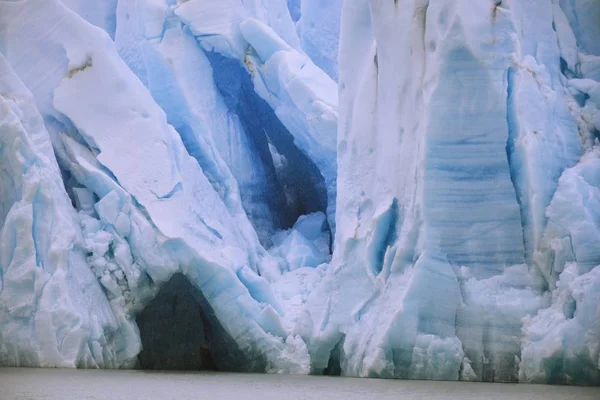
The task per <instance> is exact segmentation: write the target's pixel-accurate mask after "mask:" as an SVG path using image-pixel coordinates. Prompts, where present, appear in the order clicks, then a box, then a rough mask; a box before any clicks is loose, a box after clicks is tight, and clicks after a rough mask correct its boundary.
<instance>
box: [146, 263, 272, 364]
mask: <svg viewBox="0 0 600 400" xmlns="http://www.w3.org/2000/svg"><path fill="white" fill-rule="evenodd" d="M136 322H137V324H138V327H139V330H140V337H141V340H142V346H143V349H142V351H141V352H140V354H139V355H138V366H139V367H140V368H141V369H148V370H178V371H181V370H196V371H230V372H264V370H265V365H264V360H263V359H262V358H261V357H252V355H251V354H248V353H247V352H243V351H241V350H240V349H239V347H238V345H237V344H236V342H235V341H234V340H233V338H232V337H231V336H230V335H229V334H228V333H227V332H226V331H225V329H224V328H223V326H222V325H221V323H220V322H219V321H218V319H217V318H216V316H215V313H214V311H213V310H212V308H211V307H210V304H208V302H207V301H206V299H205V298H204V296H203V295H202V293H201V292H200V290H198V289H197V288H196V287H194V286H193V285H192V284H191V283H190V281H189V280H188V278H187V277H186V276H185V275H183V274H181V273H177V274H175V275H173V276H172V277H171V279H170V280H169V281H168V282H166V283H165V284H164V285H163V286H162V287H161V289H160V290H159V292H158V294H157V295H156V296H155V297H154V299H153V300H152V301H151V302H150V303H149V304H148V305H147V306H146V308H144V309H143V310H142V311H141V312H140V313H139V314H138V315H137V317H136Z"/></svg>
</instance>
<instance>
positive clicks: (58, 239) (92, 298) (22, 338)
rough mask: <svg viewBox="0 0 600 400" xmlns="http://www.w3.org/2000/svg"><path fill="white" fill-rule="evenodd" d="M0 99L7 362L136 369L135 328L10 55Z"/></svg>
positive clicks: (0, 335)
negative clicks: (110, 286) (90, 259)
mask: <svg viewBox="0 0 600 400" xmlns="http://www.w3.org/2000/svg"><path fill="white" fill-rule="evenodd" d="M0 93H1V95H0V159H1V160H2V163H1V165H0V193H1V194H2V196H1V197H0V243H1V245H0V327H1V329H0V364H1V365H12V366H31V367H34V366H43V367H103V368H109V367H116V366H118V365H127V364H128V362H129V363H131V360H132V359H133V358H135V355H136V354H137V352H138V351H139V339H136V335H135V334H134V335H129V333H130V332H131V331H134V332H135V330H136V328H135V325H134V324H132V322H131V321H130V320H127V319H124V318H123V319H121V318H119V317H116V316H115V315H114V314H113V311H112V310H111V307H110V304H109V302H108V301H107V299H106V296H105V294H104V293H103V291H102V289H101V288H100V285H99V283H98V281H97V280H96V278H95V277H94V275H93V274H92V272H91V271H90V269H89V267H88V265H87V262H86V256H85V254H86V249H85V246H84V239H83V235H82V232H81V227H80V226H79V221H78V218H77V214H76V211H75V209H74V208H73V206H72V205H71V202H70V200H69V197H68V195H67V193H66V191H65V188H64V186H63V181H62V178H61V174H60V171H59V168H58V165H57V162H56V159H55V157H54V152H53V150H52V146H51V144H50V136H49V135H48V132H47V131H46V128H45V127H44V124H43V121H42V117H41V116H40V114H39V113H38V111H37V109H36V106H35V101H34V99H33V96H32V95H31V93H30V92H29V91H28V90H27V89H26V88H25V86H24V85H23V84H22V83H21V81H20V80H19V78H18V77H17V75H16V74H15V73H14V72H13V71H12V69H11V67H10V66H9V64H8V63H7V62H6V60H5V59H4V57H3V56H2V55H0ZM129 365H131V364H129Z"/></svg>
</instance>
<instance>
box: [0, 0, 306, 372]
mask: <svg viewBox="0 0 600 400" xmlns="http://www.w3.org/2000/svg"><path fill="white" fill-rule="evenodd" d="M17 14H19V15H21V16H23V17H21V18H20V19H17V18H15V15H17ZM0 15H1V17H0V26H1V27H3V29H0V49H2V51H3V52H5V54H6V56H7V59H8V61H9V62H10V63H11V64H12V66H13V68H14V69H15V71H16V72H17V74H19V75H20V76H21V77H22V78H23V80H24V81H25V84H26V85H28V86H29V88H30V89H31V90H32V91H33V94H34V96H35V97H36V101H37V102H38V103H39V104H40V109H42V110H44V111H43V113H45V115H44V116H45V117H46V119H52V118H54V119H55V120H57V121H60V125H59V123H54V124H53V125H52V127H53V128H54V129H56V130H57V131H56V132H55V135H56V136H57V137H58V138H59V140H61V141H62V149H61V153H62V154H61V158H62V159H63V160H64V161H65V164H68V165H70V169H69V172H70V173H71V174H72V175H73V177H74V179H75V180H76V181H77V184H78V185H79V187H82V188H85V189H86V190H87V191H89V192H91V193H93V195H94V196H95V198H97V199H99V200H98V201H97V202H95V204H94V206H93V207H94V209H95V211H96V214H95V215H94V216H97V217H98V218H96V219H97V220H98V222H94V221H90V222H89V223H90V224H92V223H93V224H96V225H97V226H98V225H99V226H100V229H98V228H97V227H96V228H94V227H91V229H90V230H89V231H90V233H92V232H93V231H100V230H105V231H106V232H107V233H108V235H106V234H100V237H97V238H96V240H92V241H91V242H90V243H89V245H90V250H92V251H90V253H92V254H91V257H97V258H101V257H103V258H104V261H102V260H98V262H97V265H96V267H95V268H96V272H97V271H98V268H103V269H104V271H103V275H104V276H105V277H104V278H100V281H101V283H102V284H103V286H104V288H105V290H106V292H107V296H109V298H113V299H115V302H117V303H118V302H120V303H122V304H123V308H124V310H125V311H126V312H127V313H129V314H128V315H135V313H136V312H137V311H139V310H140V309H141V308H143V307H144V305H145V304H147V301H148V300H150V299H151V297H152V295H153V294H154V293H155V292H156V291H157V290H158V288H159V287H160V285H161V284H162V283H164V282H166V281H167V280H168V279H169V278H170V277H171V276H172V275H173V274H174V273H176V272H182V273H183V274H184V275H185V276H186V277H187V278H188V279H189V281H190V282H191V283H192V285H193V286H194V287H195V288H196V289H198V290H199V291H200V292H201V293H202V295H203V297H204V298H205V299H206V302H207V303H208V306H210V309H211V313H213V314H214V315H215V316H216V318H217V319H218V320H219V321H220V322H221V323H222V325H223V328H224V330H225V331H226V332H227V334H228V335H229V336H230V337H231V338H232V340H233V343H234V346H235V348H239V349H240V350H241V351H242V354H245V355H246V357H247V359H248V363H249V364H248V365H244V363H243V360H238V362H239V363H240V364H241V365H242V367H241V368H242V369H243V368H248V369H250V370H261V369H262V370H264V369H267V370H273V371H291V372H293V371H296V372H302V371H304V370H306V368H307V365H305V362H304V361H302V362H301V364H299V363H298V360H302V359H303V358H302V357H301V355H302V352H303V351H304V352H306V350H305V349H306V348H305V347H304V350H302V349H303V347H302V344H303V342H302V340H300V339H296V338H293V337H291V336H290V337H289V338H288V337H287V335H286V332H285V330H283V329H281V328H280V323H279V314H278V312H277V311H275V310H278V309H279V307H278V304H277V302H276V300H275V298H274V297H271V304H267V303H266V302H265V299H266V298H268V293H269V290H268V287H266V288H265V281H264V278H262V277H260V276H258V275H257V274H256V272H255V271H256V270H263V271H266V270H268V269H269V268H271V269H277V268H278V267H277V264H276V262H275V261H273V260H272V259H271V258H270V256H269V255H268V254H267V253H266V251H265V250H264V249H263V248H262V247H261V246H260V244H259V242H258V239H257V238H256V237H255V238H254V240H253V241H251V240H250V238H248V237H246V236H245V234H244V232H243V231H242V229H243V228H239V227H238V222H237V221H238V220H237V219H236V217H238V216H236V215H232V214H231V212H230V211H229V210H228V209H227V207H226V206H225V204H224V203H223V201H222V200H221V198H220V197H219V195H218V194H217V192H216V191H215V190H214V188H213V186H212V185H211V184H210V182H209V181H208V179H207V178H206V176H205V174H204V173H203V171H202V169H201V168H200V166H199V164H198V162H197V160H196V159H194V158H193V157H191V156H190V155H189V154H188V153H187V151H186V150H185V147H184V145H183V142H182V140H181V138H180V136H179V135H178V134H177V132H176V131H175V129H174V128H173V127H172V126H171V125H169V124H168V123H167V117H166V115H165V114H164V112H163V111H162V110H161V109H160V108H159V107H158V105H157V104H156V103H155V101H154V100H153V98H152V97H151V95H150V93H149V92H148V90H147V89H146V87H144V85H143V84H142V83H141V82H140V81H139V80H138V79H137V78H136V76H135V75H134V74H133V73H132V72H131V71H130V70H129V69H128V68H127V66H126V64H125V63H124V62H123V61H122V59H121V58H120V57H119V56H118V54H117V51H116V48H115V45H114V43H113V42H112V41H111V40H110V39H109V37H108V36H107V35H106V34H105V33H103V32H101V31H100V30H98V29H95V28H92V27H91V25H89V24H87V23H86V22H85V21H83V20H82V19H81V18H80V17H78V16H77V15H75V14H74V13H71V12H70V11H69V10H68V9H66V8H65V7H64V6H63V5H62V4H61V3H60V2H58V1H37V0H30V1H24V2H18V3H14V2H2V3H0ZM28 18H31V21H33V20H35V21H36V22H35V24H34V23H29V20H28ZM57 20H60V21H61V24H60V25H58V26H56V27H55V28H54V29H50V28H52V27H54V26H55V22H54V21H57ZM29 25H31V26H30V27H29V28H27V27H28V26H29ZM32 27H33V28H32ZM25 29H27V31H28V33H27V35H28V36H29V37H30V38H32V40H31V47H27V48H22V47H20V46H17V45H15V44H14V43H13V41H11V38H13V37H15V36H14V34H15V32H19V31H20V30H21V31H23V30H25ZM8 32H10V34H8ZM16 36H18V35H16ZM51 44H52V45H51ZM44 56H46V57H45V58H44V59H43V60H44V65H45V67H46V68H47V71H49V72H48V74H47V75H46V77H45V78H46V79H45V81H44V83H43V85H42V86H41V87H40V85H39V82H38V81H37V80H36V79H35V78H36V77H33V76H32V75H31V70H30V66H32V65H36V64H38V63H39V62H40V60H41V57H44ZM38 57H40V58H38ZM132 143H135V145H133V146H132ZM77 192H78V193H80V194H82V193H84V191H77ZM87 197H88V198H89V196H87ZM85 198H86V196H85V195H82V196H80V197H79V199H80V203H81V204H85ZM102 236H105V238H104V240H102V239H103V238H102ZM94 243H96V244H98V248H97V249H96V248H94V247H93V245H94ZM107 248H108V249H109V251H106V249H107ZM94 253H97V254H94ZM98 256H100V257H98ZM119 270H120V271H121V272H122V273H123V274H124V275H125V276H126V278H127V279H126V280H125V282H124V283H123V282H119V280H121V281H122V279H119V275H121V274H120V273H118V271H119ZM261 282H262V283H261ZM121 283H123V284H124V286H125V288H126V289H128V290H126V291H127V292H128V295H127V296H125V293H124V292H125V291H124V290H122V288H121ZM261 284H262V286H261ZM249 287H250V288H249ZM256 287H258V288H259V289H264V291H263V292H261V291H257V290H252V289H253V288H256ZM121 296H122V298H120V297H121ZM253 296H256V297H258V298H260V300H256V299H255V298H254V297H253ZM286 343H287V344H286ZM235 348H234V349H232V350H235ZM286 354H289V356H286ZM292 356H294V357H295V358H292Z"/></svg>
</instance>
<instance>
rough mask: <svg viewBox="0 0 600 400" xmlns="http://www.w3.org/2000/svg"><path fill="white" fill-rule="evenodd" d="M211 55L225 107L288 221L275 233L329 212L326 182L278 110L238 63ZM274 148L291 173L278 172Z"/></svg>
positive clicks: (277, 208)
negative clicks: (250, 147) (240, 128)
mask: <svg viewBox="0 0 600 400" xmlns="http://www.w3.org/2000/svg"><path fill="white" fill-rule="evenodd" d="M206 54H207V57H208V59H209V61H210V63H211V65H212V67H213V76H214V79H215V83H216V85H217V88H218V90H219V92H220V93H221V95H222V96H223V99H224V101H225V104H227V107H228V108H229V110H230V111H231V112H234V113H236V114H237V115H238V116H239V118H240V121H241V122H242V125H243V126H244V130H245V131H246V134H247V135H248V136H249V138H250V140H251V141H252V142H253V143H254V146H255V149H256V151H257V153H258V154H257V155H258V157H260V159H261V162H262V164H263V165H264V167H265V169H266V170H267V173H268V178H267V179H268V180H269V181H270V182H271V184H272V185H273V187H272V188H271V190H270V200H271V204H269V207H270V208H271V209H272V210H274V211H275V212H276V213H277V214H279V215H280V216H281V219H282V221H281V225H280V226H276V227H275V228H276V229H286V228H289V227H291V226H292V225H293V224H294V223H295V222H296V220H297V219H298V217H300V216H301V215H306V214H310V213H313V212H316V211H322V212H326V210H327V188H326V185H325V180H324V178H323V176H322V175H321V173H320V171H319V169H318V168H317V166H316V165H315V164H314V163H313V162H312V160H310V159H309V158H308V157H307V156H306V155H305V154H304V153H303V152H302V151H301V150H300V149H299V148H298V147H297V146H296V145H295V144H294V138H293V136H292V134H291V133H290V132H289V131H288V130H287V128H286V127H285V126H284V125H283V124H282V123H281V121H280V120H279V118H278V117H277V115H276V114H275V112H274V111H273V109H272V108H271V107H270V106H269V105H268V104H267V103H266V102H265V101H264V100H263V99H262V98H261V97H260V96H259V95H258V94H257V93H256V91H255V90H254V83H253V82H252V79H251V76H250V74H249V73H248V71H247V70H246V69H245V68H244V67H243V66H242V64H241V63H240V62H239V61H238V60H235V59H231V58H227V57H225V56H223V55H221V54H219V53H216V52H207V53H206ZM269 144H270V145H271V146H273V147H274V148H276V150H277V152H278V153H279V154H281V155H282V156H284V157H285V159H286V160H287V166H286V167H285V168H283V169H281V168H279V169H277V168H276V166H275V163H274V160H273V158H272V154H271V152H270V150H269ZM275 186H278V187H275ZM282 194H283V199H282V198H281V195H282Z"/></svg>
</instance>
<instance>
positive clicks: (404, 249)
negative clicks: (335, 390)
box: [298, 0, 597, 382]
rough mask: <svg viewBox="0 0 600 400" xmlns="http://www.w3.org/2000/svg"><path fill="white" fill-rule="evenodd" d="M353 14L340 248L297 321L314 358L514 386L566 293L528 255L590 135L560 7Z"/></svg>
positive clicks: (347, 7)
mask: <svg viewBox="0 0 600 400" xmlns="http://www.w3.org/2000/svg"><path fill="white" fill-rule="evenodd" d="M342 15H343V17H342V32H341V42H340V58H339V60H340V78H339V86H340V118H339V130H338V181H337V182H338V193H337V199H338V200H337V206H336V210H337V212H336V224H337V234H336V239H335V252H334V255H333V260H332V263H331V267H330V268H329V270H328V273H327V275H326V276H325V277H324V278H323V281H322V284H321V285H320V286H319V287H317V289H316V290H315V291H314V292H313V293H311V296H310V298H309V300H308V303H307V304H308V306H307V308H306V314H305V318H304V319H303V320H302V321H301V322H299V325H298V329H299V330H300V331H302V332H304V335H305V336H306V337H308V339H307V341H308V344H309V350H310V351H311V356H312V361H313V368H314V369H315V370H319V371H321V370H326V369H327V370H328V369H329V367H330V365H331V363H332V362H334V363H337V364H338V365H339V368H340V369H341V373H342V374H348V375H358V376H381V377H402V378H427V379H463V380H484V381H512V382H516V381H518V380H519V379H520V371H522V369H520V357H521V349H522V342H521V338H522V329H523V324H522V318H523V317H527V316H530V315H535V314H536V313H537V312H538V310H539V309H542V308H545V307H547V306H548V305H549V304H550V302H551V299H550V297H549V296H548V294H547V293H546V292H545V289H546V288H547V287H548V286H547V285H550V288H553V287H554V282H553V281H551V280H548V279H547V278H546V277H545V276H544V274H543V273H542V274H540V273H539V272H540V271H543V270H544V268H545V265H541V264H540V265H536V266H534V263H533V262H532V260H533V259H534V252H535V251H536V250H537V249H538V248H539V244H540V241H541V240H542V237H543V235H544V231H545V229H546V225H547V217H546V207H548V206H549V205H550V202H551V200H552V198H553V196H554V193H555V191H556V188H557V186H558V181H559V177H560V176H561V174H562V173H563V171H564V170H565V169H567V168H569V167H572V166H573V165H575V164H576V163H577V161H578V160H579V158H580V157H581V155H582V154H583V152H584V142H585V138H584V136H585V135H584V134H580V132H579V131H578V125H577V123H576V119H577V110H576V109H575V108H571V107H570V105H572V98H571V97H570V96H569V94H568V93H566V92H565V90H564V83H565V82H566V80H565V79H564V76H563V75H562V73H561V63H560V55H561V49H560V47H559V45H558V37H557V33H556V31H555V29H553V26H555V24H554V15H555V14H554V12H553V7H552V2H550V1H535V2H517V1H481V2H470V1H460V0H457V1H441V2H430V1H426V0H416V1H408V2H392V1H390V2H380V1H368V0H362V1H352V2H345V4H344V9H343V13H342ZM591 252H593V250H591ZM542 264H543V263H542ZM515 298H516V299H518V301H516V302H515V300H514V299H515ZM590 313H593V310H592V311H590ZM593 325H597V324H596V323H593ZM588 332H589V331H588ZM336 348H341V350H336ZM532 354H533V353H528V355H529V356H531V355H532ZM591 354H592V356H590V359H591V360H593V361H594V362H596V361H597V351H596V350H595V349H594V350H591ZM539 357H540V358H539V359H538V360H537V361H538V362H540V363H544V362H545V361H544V356H541V355H540V356H539ZM575 358H577V357H575ZM523 362H525V361H523ZM527 363H530V360H528V361H527ZM557 368H558V369H559V370H560V371H562V372H563V373H566V374H568V373H569V372H568V371H567V369H564V370H561V369H560V368H561V367H560V366H559V367H557ZM530 371H533V372H528V374H529V373H531V374H533V375H535V374H536V373H537V372H539V370H535V369H533V368H532V369H530ZM523 376H524V375H522V374H521V378H522V377H523ZM526 376H527V379H536V378H532V377H531V376H530V375H526ZM538 378H539V379H542V378H540V377H539V376H538ZM582 379H583V380H585V379H586V378H582ZM548 381H552V379H551V378H549V379H548Z"/></svg>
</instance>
